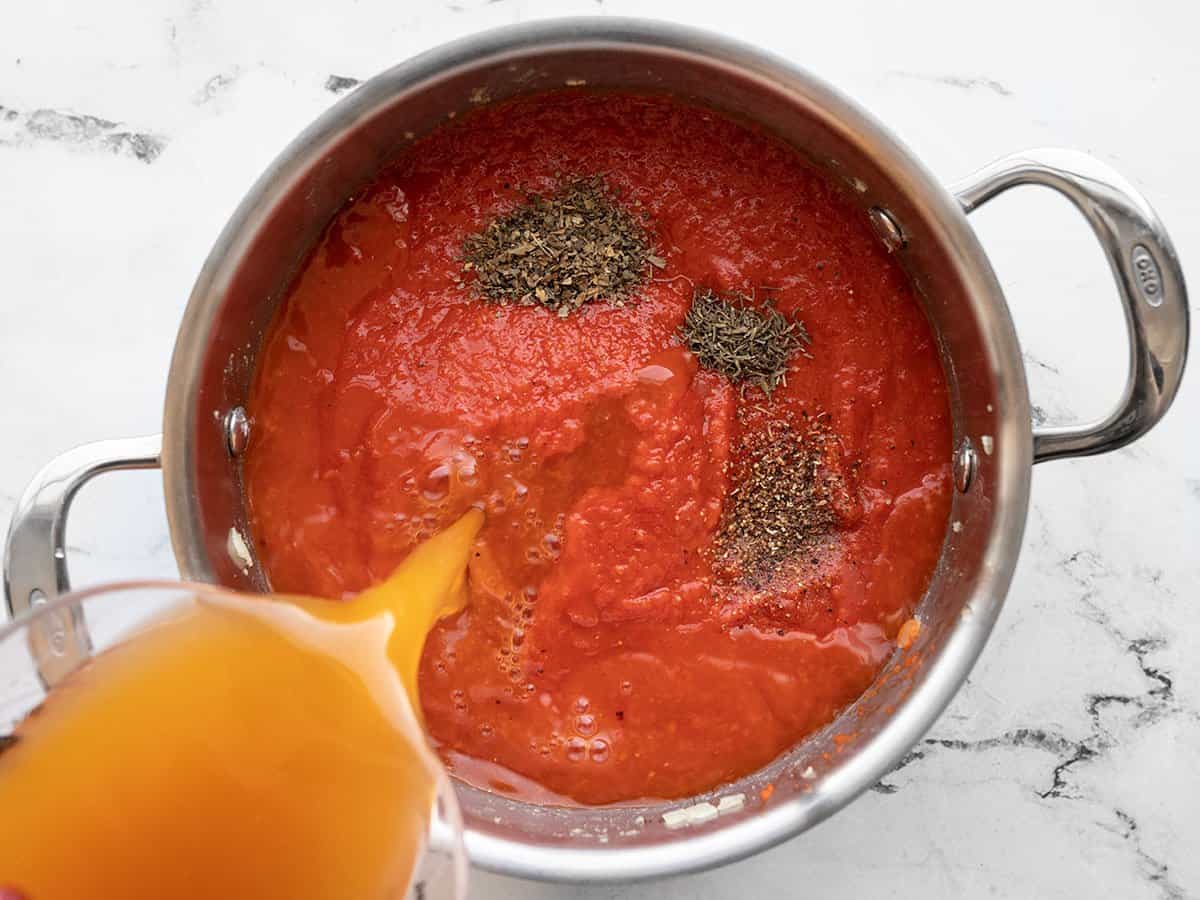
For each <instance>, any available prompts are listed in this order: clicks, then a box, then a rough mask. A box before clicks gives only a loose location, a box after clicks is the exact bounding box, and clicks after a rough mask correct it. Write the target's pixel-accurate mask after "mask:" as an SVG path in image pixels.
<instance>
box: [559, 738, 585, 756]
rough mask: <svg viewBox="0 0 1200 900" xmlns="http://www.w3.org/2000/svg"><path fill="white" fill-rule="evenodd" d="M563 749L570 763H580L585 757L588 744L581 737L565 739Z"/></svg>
mask: <svg viewBox="0 0 1200 900" xmlns="http://www.w3.org/2000/svg"><path fill="white" fill-rule="evenodd" d="M563 747H564V748H565V749H566V753H567V759H568V760H570V761H571V762H582V761H583V760H584V759H585V758H586V757H587V752H588V742H587V741H585V740H584V739H583V738H581V737H572V738H567V741H566V743H565V744H563Z"/></svg>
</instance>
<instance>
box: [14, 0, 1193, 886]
mask: <svg viewBox="0 0 1200 900" xmlns="http://www.w3.org/2000/svg"><path fill="white" fill-rule="evenodd" d="M553 14H601V15H603V14H625V15H643V16H653V17H660V18H668V19H676V20H679V21H685V22H690V23H693V24H696V25H701V26H705V27H708V28H712V29H715V30H718V31H722V32H725V33H728V34H732V35H735V36H738V37H741V38H743V39H746V40H749V41H751V42H753V43H756V44H759V45H761V46H764V47H767V48H768V49H771V50H774V51H775V52H778V53H780V54H782V55H784V56H787V57H789V58H791V59H793V60H795V61H796V62H798V63H800V64H802V65H805V66H808V67H809V68H811V69H813V70H814V71H816V72H817V73H818V74H819V75H822V76H823V77H825V78H826V79H828V80H829V81H831V82H833V83H834V84H836V85H837V86H839V87H840V88H841V89H843V90H844V91H846V92H847V93H849V94H850V95H852V96H854V97H855V98H857V99H858V100H860V101H861V102H862V103H863V104H864V105H866V106H867V107H868V108H869V109H870V110H871V111H872V112H874V113H875V114H876V115H877V116H879V117H880V118H881V119H883V120H884V122H885V123H887V124H888V125H889V126H891V127H892V128H893V129H895V130H896V132H897V133H898V134H899V135H900V137H901V138H902V139H903V140H905V141H906V142H908V143H909V145H910V146H911V147H912V148H913V149H914V150H915V151H916V152H917V153H918V154H919V155H920V156H921V157H922V158H923V159H925V161H926V162H927V163H928V165H929V166H930V168H931V169H932V170H933V171H934V172H935V173H936V174H937V175H938V176H940V177H942V178H944V179H945V181H946V182H950V181H952V180H954V179H955V178H957V177H959V176H961V175H963V174H965V173H967V172H968V171H971V170H972V169H974V168H976V167H977V166H979V165H981V164H983V163H985V162H987V161H989V160H990V159H992V158H994V157H996V156H999V155H1002V154H1004V153H1007V152H1009V151H1012V150H1016V149H1020V148H1022V147H1027V146H1033V145H1042V144H1058V145H1064V146H1071V147H1076V148H1079V149H1083V150H1086V151H1089V152H1091V153H1094V154H1096V155H1098V156H1099V157H1101V158H1103V159H1105V160H1106V161H1108V162H1110V163H1111V164H1112V165H1114V166H1115V167H1117V168H1118V169H1119V170H1121V171H1122V172H1123V173H1124V174H1125V175H1126V176H1127V177H1129V178H1130V179H1131V180H1132V181H1133V182H1134V183H1135V184H1137V185H1138V187H1139V188H1141V189H1142V190H1143V191H1144V192H1145V193H1146V195H1147V196H1148V197H1149V198H1150V199H1151V202H1152V203H1154V205H1155V206H1156V208H1157V209H1158V211H1159V213H1160V214H1161V216H1162V218H1163V219H1164V221H1165V222H1166V224H1167V226H1168V228H1169V230H1170V231H1171V233H1172V236H1173V237H1174V239H1175V242H1176V245H1177V247H1178V249H1179V252H1180V255H1181V257H1182V259H1183V264H1184V269H1185V274H1189V275H1192V276H1193V277H1192V278H1191V280H1192V282H1193V283H1194V284H1195V283H1200V276H1196V274H1195V272H1196V269H1195V266H1196V259H1197V257H1198V256H1200V174H1198V173H1197V156H1196V146H1197V138H1198V137H1200V125H1197V119H1196V116H1195V114H1194V107H1195V91H1196V87H1197V85H1200V55H1198V54H1197V53H1196V52H1195V49H1194V35H1195V34H1196V33H1197V31H1198V29H1200V11H1198V9H1197V8H1196V7H1195V6H1194V5H1192V4H1184V3H1169V2H1159V3H1151V4H1143V5H1140V6H1139V5H1133V6H1131V5H1129V4H1126V3H1117V2H1101V3H1091V2H1087V3H1085V2H1082V0H1075V2H1070V3H1063V4H1048V3H1034V2H1028V0H1022V2H1015V3H1010V4H1005V5H1003V6H995V5H993V6H991V7H987V8H984V7H971V6H969V5H964V4H961V3H952V2H949V0H937V2H928V3H909V4H902V5H901V4H897V5H886V6H885V5H882V4H876V3H871V2H869V0H843V2H839V3H836V4H827V5H823V6H814V5H811V4H795V5H780V4H775V3H768V2H765V0H764V2H741V3H736V4H719V3H715V2H712V0H691V2H686V3H685V2H683V0H642V2H637V3H635V2H632V0H603V2H596V0H572V2H563V3H552V2H549V0H501V2H486V0H457V2H447V3H440V4H439V3H407V4H398V3H395V2H390V0H386V2H385V0H362V2H359V3H357V4H354V5H353V6H350V5H341V4H328V3H316V2H312V0H291V2H288V3H283V2H274V0H273V2H264V3H239V2H236V0H164V2H162V3H159V4H150V5H148V4H145V3H142V2H139V0H113V2H110V3H106V4H89V3H84V2H71V3H67V4H65V7H64V8H63V9H59V8H58V7H55V6H53V5H51V4H21V5H18V6H14V7H11V8H8V9H5V11H4V12H3V14H2V15H0V208H2V209H3V211H4V213H5V215H4V216H3V217H0V297H2V298H3V299H2V300H0V310H2V316H3V317H2V319H0V435H2V436H3V437H4V440H3V441H2V442H0V521H3V520H6V519H7V516H8V515H9V513H10V512H11V509H12V507H13V505H14V503H15V502H16V497H17V495H18V493H19V492H20V491H21V489H22V487H23V486H24V484H25V482H26V480H27V479H28V478H29V476H30V475H31V474H32V473H33V471H34V470H35V469H36V468H37V466H38V465H40V464H41V463H42V462H44V461H45V460H46V459H48V458H49V457H50V456H52V455H53V454H55V453H56V452H58V451H61V450H63V449H65V448H66V447H69V446H71V445H73V444H76V443H81V442H83V441H87V440H93V439H97V438H103V437H114V436H124V435H131V434H138V433H145V432H151V431H156V430H158V428H159V422H160V416H161V403H162V391H163V382H164V378H165V373H166V368H167V362H168V359H169V356H170V351H171V341H172V337H173V334H174V330H175V327H176V325H177V323H178V319H179V316H180V313H181V311H182V309H183V305H184V302H185V300H186V297H187V295H188V292H189V290H190V287H191V282H192V279H193V278H194V276H195V273H196V271H197V270H198V268H199V266H200V264H201V262H202V260H203V259H204V256H205V255H206V253H207V252H208V249H209V247H210V245H211V243H212V241H213V239H214V238H215V236H216V234H217V232H218V231H219V230H220V227H221V225H222V224H223V223H224V220H225V218H226V217H227V216H228V214H229V212H230V211H231V210H232V209H233V207H234V206H235V205H236V203H237V202H238V200H239V199H240V197H241V195H242V194H243V192H244V191H245V189H246V188H247V187H248V186H249V184H250V183H251V181H252V180H253V179H254V178H255V177H256V176H257V175H258V173H259V172H260V171H261V170H262V169H263V168H264V166H265V165H266V164H267V163H268V162H269V161H270V159H271V158H272V156H273V155H274V154H275V153H276V152H277V151H278V150H279V149H280V148H281V147H282V146H283V145H284V144H285V143H286V142H287V141H288V140H290V139H291V138H292V136H294V135H295V134H296V133H297V132H298V131H299V130H300V129H301V128H303V127H304V126H305V125H307V124H308V122H309V121H311V119H312V118H313V117H314V116H315V115H317V114H318V113H319V112H320V111H321V110H323V109H324V108H326V107H327V106H328V105H329V104H330V103H333V102H335V101H336V99H337V98H338V96H340V95H343V94H344V93H345V92H347V91H350V90H353V89H354V87H355V86H356V85H357V84H358V81H359V79H361V78H365V77H368V76H369V75H370V74H371V73H373V72H376V71H379V70H380V69H382V68H385V67H386V66H389V65H391V64H393V63H395V62H397V61H399V60H401V59H403V58H405V57H408V56H410V55H412V54H414V53H417V52H420V51H422V50H425V49H428V48H430V47H432V46H434V45H436V44H438V43H441V42H442V41H445V40H448V39H451V38H453V37H456V36H460V35H463V34H466V33H468V32H471V31H474V30H478V29H481V28H485V27H489V26H493V25H500V24H507V23H511V22H516V21H522V20H525V19H530V18H536V17H543V16H547V15H553ZM1035 23H1036V24H1035ZM972 221H973V224H974V225H975V227H976V228H977V229H978V231H979V233H980V236H981V238H982V240H983V242H984V245H985V247H986V248H987V249H988V251H989V253H990V255H991V257H992V260H993V264H994V266H995V268H996V270H997V273H998V275H999V277H1000V279H1001V282H1002V284H1003V285H1004V288H1005V291H1006V294H1007V295H1008V297H1009V301H1010V304H1011V306H1012V310H1013V315H1014V319H1015V321H1016V323H1017V328H1018V332H1019V334H1020V337H1021V341H1022V345H1023V349H1024V354H1025V360H1026V367H1027V371H1028V376H1029V381H1030V388H1031V395H1032V401H1033V409H1034V418H1035V420H1036V421H1038V422H1039V423H1042V422H1048V423H1057V422H1066V421H1076V420H1080V419H1084V418H1089V417H1092V416H1095V415H1100V414H1102V413H1103V412H1105V411H1106V409H1107V407H1108V406H1109V405H1111V403H1112V402H1113V401H1114V400H1115V398H1116V397H1117V395H1118V393H1119V391H1120V387H1121V383H1122V379H1123V377H1124V353H1125V350H1124V335H1123V332H1122V325H1121V313H1120V311H1119V308H1118V306H1117V303H1116V298H1115V293H1114V290H1113V288H1112V285H1111V281H1110V275H1109V273H1108V271H1107V269H1106V267H1105V265H1104V263H1103V260H1102V258H1101V257H1100V254H1099V252H1098V251H1097V250H1096V248H1095V246H1094V244H1093V243H1092V240H1091V238H1090V236H1089V235H1088V232H1087V230H1086V227H1085V226H1084V225H1083V223H1082V221H1081V220H1080V219H1078V217H1077V216H1076V214H1075V213H1074V212H1073V211H1072V210H1070V209H1068V208H1067V207H1066V205H1065V204H1063V203H1061V201H1059V200H1058V199H1057V198H1055V197H1052V196H1044V195H1043V194H1040V193H1038V192H1036V191H1020V192H1015V193H1013V194H1011V195H1006V197H1005V198H1003V199H1002V200H1000V201H997V202H996V203H994V204H989V206H988V207H987V208H985V209H984V210H982V211H981V212H980V213H979V214H978V215H977V216H975V217H974V218H973V220H972ZM1191 375H1192V376H1195V375H1196V373H1195V372H1192V373H1191ZM1198 414H1200V385H1198V384H1197V378H1196V377H1190V378H1188V379H1185V383H1184V387H1183V389H1182V391H1181V393H1180V396H1179V399H1178V401H1177V405H1176V408H1175V410H1173V411H1172V413H1171V414H1170V415H1169V416H1168V418H1167V419H1166V420H1165V421H1164V422H1163V423H1162V424H1161V425H1160V426H1159V427H1158V428H1157V429H1156V430H1155V431H1154V433H1153V434H1151V435H1150V436H1149V437H1148V438H1146V439H1145V440H1143V441H1142V442H1140V443H1138V444H1136V445H1134V446H1132V447H1129V448H1126V449H1125V450H1122V451H1119V452H1118V453H1115V454H1112V455H1110V456H1107V457H1099V458H1094V459H1088V460H1077V461H1066V462H1057V463H1052V464H1047V465H1045V466H1041V467H1039V468H1038V469H1037V470H1036V472H1035V476H1034V487H1033V498H1034V499H1033V505H1032V508H1031V511H1030V518H1029V523H1028V528H1027V531H1026V538H1025V544H1024V549H1023V553H1022V557H1021V562H1020V565H1019V568H1018V572H1017V575H1016V579H1015V581H1014V584H1013V587H1012V590H1011V592H1010V595H1009V598H1008V602H1007V605H1006V608H1005V611H1004V613H1003V615H1002V616H1001V619H1000V622H999V624H998V626H997V628H996V631H995V633H994V635H993V638H992V640H991V642H990V643H989V645H988V648H987V650H986V651H985V653H984V656H983V658H982V659H981V661H980V664H979V665H978V666H977V668H976V669H975V671H974V672H973V674H972V676H971V678H970V680H969V682H968V683H967V684H966V685H965V686H964V688H963V690H962V691H961V692H960V694H959V695H958V696H957V698H956V699H955V701H954V703H953V704H952V705H951V707H950V709H949V710H948V711H947V713H946V714H945V715H944V716H943V717H942V719H941V720H940V721H939V723H938V724H937V726H936V727H935V728H934V729H933V731H932V732H931V733H930V734H929V735H927V736H926V737H925V739H924V740H922V741H921V743H919V744H918V745H917V746H916V747H915V748H914V749H913V751H912V752H911V753H910V754H909V756H908V757H907V758H906V759H905V760H904V761H903V762H902V763H901V764H900V765H899V766H898V767H897V768H896V770H895V771H893V772H892V773H891V774H889V775H888V776H887V777H886V778H884V779H883V780H882V781H881V782H880V783H879V784H878V785H877V786H876V787H875V789H874V790H873V791H870V792H868V793H867V794H866V795H864V796H863V797H862V798H861V799H860V800H858V801H856V802H855V803H854V804H853V805H852V806H850V807H849V808H848V809H846V810H845V811H843V812H842V813H840V814H839V815H837V816H835V817H834V818H833V819H831V820H830V821H829V822H827V823H825V824H823V825H821V826H820V827H818V828H817V829H815V830H814V831H812V832H810V833H808V834H806V835H804V836H802V837H801V838H799V839H797V840H794V841H791V842H789V843H787V844H785V845H783V846H781V847H778V848H776V849H774V850H771V851H769V852H767V853H764V854H761V855H760V856H758V857H755V858H754V859H752V860H750V861H746V862H742V863H739V864H736V865H733V866H729V867H726V868H724V869H721V870H719V871H716V872H711V873H706V874H703V875H698V876H691V877H688V878H685V879H675V880H670V881H665V882H660V883H656V884H650V885H636V886H630V887H623V888H622V887H616V888H565V887H562V886H553V885H532V884H526V883H522V882H515V881H512V880H508V879H504V878H499V877H495V876H490V875H487V874H484V873H477V874H476V877H475V880H474V884H473V890H472V896H473V897H478V898H489V897H490V898H510V897H511V898H516V897H522V898H525V897H532V898H539V897H546V898H549V897H571V898H588V900H599V898H650V897H655V898H660V897H662V898H671V897H678V898H683V897H689V898H690V897H695V898H716V897H774V896H780V897H783V896H787V897H792V896H814V897H816V896H843V895H844V896H865V897H884V896H888V897H892V896H895V897H907V896H912V897H922V898H930V900H933V898H943V897H944V898H959V897H963V896H970V897H974V896H1000V897H1038V898H1075V897H1086V896H1090V897H1119V898H1153V900H1183V898H1198V897H1200V854H1197V853H1196V852H1195V848H1196V846H1197V844H1198V843H1200V654H1198V653H1197V652H1196V648H1197V647H1200V604H1197V599H1198V590H1200V553H1197V551H1198V550H1200V415H1198ZM68 541H69V545H70V558H71V565H72V572H73V574H74V576H75V578H76V580H77V582H78V583H80V584H86V583H95V582H98V581H102V580H107V579H113V578H118V577H130V576H139V575H164V576H169V575H173V574H174V572H175V569H174V563H173V560H172V558H171V552H170V547H169V542H168V540H167V536H166V525H165V517H164V513H163V509H162V497H161V492H160V488H159V485H158V481H157V478H156V476H155V475H154V474H153V473H144V472H143V473H127V474H120V475H115V476H111V477H109V478H106V479H102V480H101V481H98V482H97V483H95V485H94V486H91V487H89V488H88V489H86V490H85V491H84V492H83V494H82V495H81V497H80V499H79V501H78V503H77V506H76V511H75V514H74V516H73V517H72V520H71V526H70V529H69V533H68Z"/></svg>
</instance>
